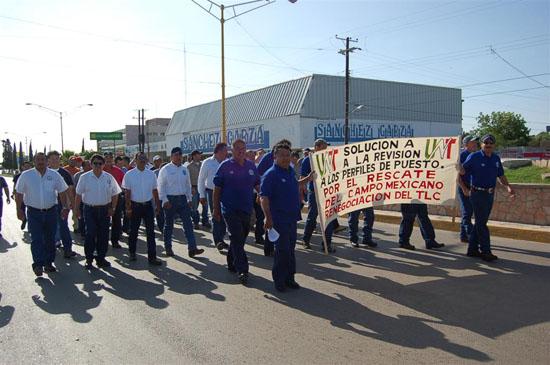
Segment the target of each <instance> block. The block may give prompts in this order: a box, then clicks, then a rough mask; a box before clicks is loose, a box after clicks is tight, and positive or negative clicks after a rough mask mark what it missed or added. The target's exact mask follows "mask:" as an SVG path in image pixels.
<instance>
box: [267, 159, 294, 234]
mask: <svg viewBox="0 0 550 365" xmlns="http://www.w3.org/2000/svg"><path fill="white" fill-rule="evenodd" d="M260 196H265V197H268V198H269V210H270V211H271V217H272V218H273V221H274V222H276V223H293V222H297V221H299V220H300V219H301V218H302V216H301V214H300V195H299V192H298V180H297V179H296V172H295V171H294V169H293V168H289V169H283V168H282V167H280V166H278V165H276V164H275V165H273V166H272V167H271V168H270V169H269V170H267V171H266V173H265V174H264V175H263V176H262V184H261V185H260Z"/></svg>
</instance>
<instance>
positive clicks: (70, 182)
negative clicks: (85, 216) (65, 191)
mask: <svg viewBox="0 0 550 365" xmlns="http://www.w3.org/2000/svg"><path fill="white" fill-rule="evenodd" d="M54 171H57V173H58V174H59V175H61V177H62V178H63V180H65V184H67V186H74V184H73V177H72V176H71V174H70V173H69V171H67V170H65V169H63V168H61V167H60V168H58V169H57V170H54ZM57 202H58V203H59V204H61V199H60V198H59V196H58V197H57Z"/></svg>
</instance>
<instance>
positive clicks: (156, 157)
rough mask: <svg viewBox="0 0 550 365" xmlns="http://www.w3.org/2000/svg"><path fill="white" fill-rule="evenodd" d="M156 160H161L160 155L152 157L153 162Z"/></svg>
mask: <svg viewBox="0 0 550 365" xmlns="http://www.w3.org/2000/svg"><path fill="white" fill-rule="evenodd" d="M156 160H162V157H160V156H159V155H155V157H153V162H155V161H156Z"/></svg>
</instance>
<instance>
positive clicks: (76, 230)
mask: <svg viewBox="0 0 550 365" xmlns="http://www.w3.org/2000/svg"><path fill="white" fill-rule="evenodd" d="M73 233H82V232H80V229H78V228H77V229H75V230H73Z"/></svg>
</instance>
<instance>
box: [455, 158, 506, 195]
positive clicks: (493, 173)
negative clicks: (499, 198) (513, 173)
mask: <svg viewBox="0 0 550 365" xmlns="http://www.w3.org/2000/svg"><path fill="white" fill-rule="evenodd" d="M462 166H463V167H464V170H466V173H470V174H472V177H471V180H470V182H471V184H472V185H474V186H479V187H480V188H484V189H490V188H494V187H495V186H496V185H497V177H499V176H502V175H504V168H503V167H502V162H500V157H499V156H498V155H497V154H496V153H494V152H493V153H492V154H491V157H489V156H487V155H486V154H485V153H484V152H483V150H479V151H476V152H472V153H470V155H468V158H467V159H466V161H465V162H464V164H463V165H462Z"/></svg>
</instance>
